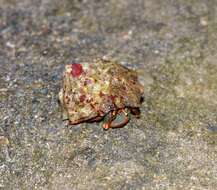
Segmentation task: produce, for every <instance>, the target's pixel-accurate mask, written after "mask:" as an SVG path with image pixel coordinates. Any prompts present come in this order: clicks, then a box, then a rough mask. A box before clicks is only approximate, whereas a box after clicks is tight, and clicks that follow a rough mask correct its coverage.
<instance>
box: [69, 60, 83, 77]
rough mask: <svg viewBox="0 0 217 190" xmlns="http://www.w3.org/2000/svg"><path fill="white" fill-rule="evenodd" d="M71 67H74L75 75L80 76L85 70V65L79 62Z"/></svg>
mask: <svg viewBox="0 0 217 190" xmlns="http://www.w3.org/2000/svg"><path fill="white" fill-rule="evenodd" d="M71 69H72V70H71V75H72V76H73V77H79V76H80V75H81V73H82V72H83V67H82V65H81V64H79V63H74V64H72V66H71Z"/></svg>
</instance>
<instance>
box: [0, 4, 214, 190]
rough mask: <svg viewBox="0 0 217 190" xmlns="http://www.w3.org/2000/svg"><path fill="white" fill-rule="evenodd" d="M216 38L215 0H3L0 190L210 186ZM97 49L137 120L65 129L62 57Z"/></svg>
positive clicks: (205, 189) (77, 57) (81, 56)
mask: <svg viewBox="0 0 217 190" xmlns="http://www.w3.org/2000/svg"><path fill="white" fill-rule="evenodd" d="M216 41H217V1H215V0H207V1H204V0H189V1H185V0H177V1H171V0H107V1H103V0H101V1H100V0H89V1H88V0H71V1H70V0H62V1H59V0H0V189H43V190H44V189H49V190H50V189H51V190H53V189H54V190H55V189H56V190H59V189H63V190H69V189H70V190H71V189H73V190H74V189H75V190H83V189H85V190H89V189H90V190H95V189H100V190H103V189H105V190H106V189H112V190H113V189H148V190H152V189H153V190H158V189H159V190H162V189H169V190H179V189H180V190H185V189H186V190H190V189H192V190H213V189H216V187H217V164H216V163H217V61H216V60H217V43H216ZM102 56H107V57H110V58H112V59H115V60H117V61H119V62H120V63H121V64H123V65H126V66H128V67H129V68H133V69H137V70H138V72H139V76H140V81H141V82H142V83H143V85H144V89H145V101H144V103H143V105H142V107H141V113H142V114H141V118H140V119H132V120H131V121H130V123H129V124H128V125H127V126H125V127H124V128H121V129H116V130H108V131H104V130H103V129H102V128H101V127H100V125H101V124H98V123H95V124H80V125H77V126H74V127H70V126H67V124H66V123H65V122H63V121H62V120H61V111H60V108H59V105H58V101H57V99H58V97H57V95H58V92H59V89H60V87H61V81H62V72H63V69H64V65H66V64H68V63H72V62H79V61H91V60H92V59H93V58H96V57H102Z"/></svg>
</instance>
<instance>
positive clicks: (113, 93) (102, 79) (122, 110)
mask: <svg viewBox="0 0 217 190" xmlns="http://www.w3.org/2000/svg"><path fill="white" fill-rule="evenodd" d="M142 100H143V86H142V85H141V84H140V83H139V81H138V78H137V73H136V72H135V71H133V70H131V69H128V68H127V67H125V66H122V65H120V64H118V63H117V62H115V61H111V60H105V59H96V60H93V61H92V62H83V63H73V64H69V65H66V66H65V71H64V74H63V87H62V89H61V90H60V92H59V102H60V105H61V108H62V114H63V119H67V120H69V124H72V125H75V124H79V123H82V122H97V121H101V120H104V124H103V125H102V127H103V128H104V129H109V128H116V127H122V126H124V125H126V124H127V123H128V122H129V120H130V115H131V114H132V115H135V116H139V114H140V110H139V108H140V106H141V103H142Z"/></svg>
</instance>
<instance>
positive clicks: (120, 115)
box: [103, 109, 129, 129]
mask: <svg viewBox="0 0 217 190" xmlns="http://www.w3.org/2000/svg"><path fill="white" fill-rule="evenodd" d="M118 119H119V120H120V119H121V121H118V122H117V120H118ZM128 122H129V117H128V113H127V112H126V111H125V109H120V110H118V111H113V112H112V115H111V116H110V118H109V120H108V121H107V122H106V123H105V124H104V125H103V128H104V129H109V128H119V127H123V126H124V125H126V124H127V123H128Z"/></svg>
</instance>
